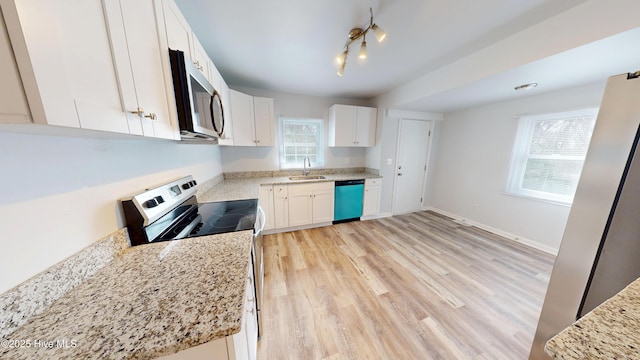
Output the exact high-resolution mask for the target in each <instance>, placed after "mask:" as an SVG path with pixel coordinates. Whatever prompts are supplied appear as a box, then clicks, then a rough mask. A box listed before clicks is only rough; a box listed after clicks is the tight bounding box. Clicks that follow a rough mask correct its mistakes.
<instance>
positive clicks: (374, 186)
mask: <svg viewBox="0 0 640 360" xmlns="http://www.w3.org/2000/svg"><path fill="white" fill-rule="evenodd" d="M381 195H382V179H366V180H365V181H364V198H363V203H362V216H363V217H366V216H374V215H377V214H378V213H379V212H380V198H381Z"/></svg>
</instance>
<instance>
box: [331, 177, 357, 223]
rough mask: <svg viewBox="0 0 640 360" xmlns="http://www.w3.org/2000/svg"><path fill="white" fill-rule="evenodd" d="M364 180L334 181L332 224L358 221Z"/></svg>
mask: <svg viewBox="0 0 640 360" xmlns="http://www.w3.org/2000/svg"><path fill="white" fill-rule="evenodd" d="M363 195H364V179H358V180H344V181H336V188H335V195H334V209H333V210H334V211H333V223H334V224H335V223H340V222H347V221H354V220H360V216H362V198H363Z"/></svg>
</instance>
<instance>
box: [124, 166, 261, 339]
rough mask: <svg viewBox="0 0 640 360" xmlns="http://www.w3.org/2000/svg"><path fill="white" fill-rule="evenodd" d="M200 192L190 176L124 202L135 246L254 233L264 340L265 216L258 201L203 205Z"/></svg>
mask: <svg viewBox="0 0 640 360" xmlns="http://www.w3.org/2000/svg"><path fill="white" fill-rule="evenodd" d="M196 190H197V183H196V181H195V180H193V177H192V176H187V177H184V178H181V179H178V180H175V181H172V182H170V183H168V184H164V185H161V186H158V187H155V188H153V189H147V190H145V191H144V192H141V193H139V194H137V195H134V196H132V197H131V198H127V199H122V200H121V203H122V209H123V211H124V216H125V220H126V222H127V230H128V232H129V238H130V239H131V245H132V246H137V245H144V244H149V243H152V242H160V241H171V240H180V239H185V238H190V237H197V236H207V235H215V234H221V233H227V232H233V231H243V230H252V229H253V232H254V234H253V246H252V249H251V255H252V256H251V257H252V259H251V260H252V264H253V272H254V276H255V281H254V290H255V298H256V299H257V302H256V305H257V314H256V316H257V318H258V336H260V335H261V334H262V322H261V320H262V319H261V310H262V300H263V299H262V296H263V295H262V294H263V291H262V290H263V281H264V264H263V261H262V260H263V241H262V231H263V229H264V223H265V218H264V212H263V211H262V209H261V208H260V207H259V206H258V199H246V200H235V201H220V202H204V203H199V202H198V200H197V198H196V195H195V194H196Z"/></svg>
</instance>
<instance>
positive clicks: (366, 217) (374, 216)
mask: <svg viewBox="0 0 640 360" xmlns="http://www.w3.org/2000/svg"><path fill="white" fill-rule="evenodd" d="M391 216H393V215H392V214H391V213H377V214H375V215H368V216H363V217H361V218H360V220H373V219H382V218H386V217H391Z"/></svg>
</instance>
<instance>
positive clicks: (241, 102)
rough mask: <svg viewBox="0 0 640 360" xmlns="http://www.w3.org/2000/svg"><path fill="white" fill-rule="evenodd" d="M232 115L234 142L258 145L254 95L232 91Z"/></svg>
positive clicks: (241, 144) (240, 144) (242, 144)
mask: <svg viewBox="0 0 640 360" xmlns="http://www.w3.org/2000/svg"><path fill="white" fill-rule="evenodd" d="M230 100H231V117H232V118H233V121H232V123H233V144H234V145H237V146H256V143H255V128H254V125H253V124H254V120H253V119H254V115H253V96H250V95H247V94H243V93H241V92H239V91H235V90H231V91H230Z"/></svg>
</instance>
